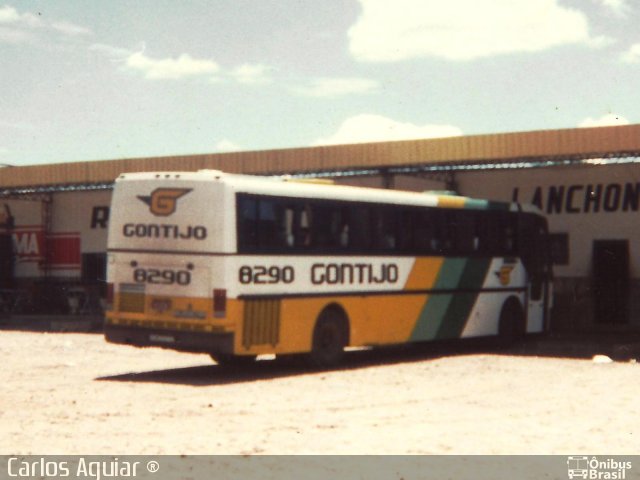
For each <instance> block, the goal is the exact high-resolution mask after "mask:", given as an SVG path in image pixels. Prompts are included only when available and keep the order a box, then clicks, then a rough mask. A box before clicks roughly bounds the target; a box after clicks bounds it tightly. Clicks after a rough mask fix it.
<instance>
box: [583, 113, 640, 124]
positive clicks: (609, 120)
mask: <svg viewBox="0 0 640 480" xmlns="http://www.w3.org/2000/svg"><path fill="white" fill-rule="evenodd" d="M629 123H630V122H629V120H627V119H626V118H624V117H623V116H622V115H616V114H615V113H607V114H606V115H603V116H601V117H600V118H592V117H587V118H585V119H584V120H582V122H580V123H579V124H578V127H610V126H616V125H629Z"/></svg>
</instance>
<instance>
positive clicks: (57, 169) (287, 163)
mask: <svg viewBox="0 0 640 480" xmlns="http://www.w3.org/2000/svg"><path fill="white" fill-rule="evenodd" d="M627 156H635V157H640V124H636V125H623V126H615V127H594V128H575V129H564V130H541V131H532V132H516V133H499V134H488V135H471V136H460V137H450V138H435V139H424V140H406V141H394V142H380V143H363V144H354V145H335V146H319V147H306V148H290V149H283V150H265V151H249V152H232V153H218V154H205V155H180V156H170V157H150V158H130V159H122V160H106V161H93V162H74V163H60V164H51V165H34V166H26V167H5V168H2V169H0V188H3V189H14V188H18V187H37V186H46V185H83V184H98V183H108V182H111V181H113V179H115V178H116V177H117V176H118V175H119V174H121V173H124V172H136V171H176V170H183V171H192V170H199V169H203V168H211V169H218V170H223V171H226V172H231V173H253V174H280V173H291V174H300V173H305V172H332V171H342V170H370V169H384V168H399V167H406V166H434V165H448V166H456V165H470V164H490V163H496V164H503V163H505V162H522V161H530V162H536V161H547V160H553V159H563V160H580V159H586V158H598V157H627Z"/></svg>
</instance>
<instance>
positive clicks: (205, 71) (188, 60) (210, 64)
mask: <svg viewBox="0 0 640 480" xmlns="http://www.w3.org/2000/svg"><path fill="white" fill-rule="evenodd" d="M125 66H126V67H127V68H128V69H130V70H133V71H137V72H140V73H142V74H143V75H144V77H145V78H147V79H150V80H158V79H181V78H187V77H198V76H203V75H212V74H214V73H216V72H218V70H219V69H220V67H219V66H218V64H217V63H216V62H214V61H213V60H207V59H197V58H193V57H191V56H190V55H188V54H186V53H183V54H182V55H180V56H179V57H178V58H163V59H154V58H150V57H147V56H146V55H145V54H144V52H136V53H132V54H131V55H129V56H128V57H127V59H126V61H125Z"/></svg>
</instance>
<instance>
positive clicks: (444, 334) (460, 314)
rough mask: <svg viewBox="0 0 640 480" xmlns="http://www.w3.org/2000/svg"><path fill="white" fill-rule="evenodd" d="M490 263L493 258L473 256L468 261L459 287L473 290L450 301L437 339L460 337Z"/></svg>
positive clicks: (459, 294)
mask: <svg viewBox="0 0 640 480" xmlns="http://www.w3.org/2000/svg"><path fill="white" fill-rule="evenodd" d="M490 263H491V260H490V259H485V258H481V259H478V258H472V259H469V260H468V261H467V264H466V266H465V269H464V272H463V274H462V278H461V279H460V285H459V288H460V289H461V290H471V291H468V292H465V293H458V294H456V295H455V298H454V299H453V300H452V301H451V302H449V308H448V309H447V312H446V313H445V315H444V318H443V319H442V321H441V322H440V328H439V329H438V332H437V334H436V338H437V339H447V338H460V336H461V335H462V332H463V330H464V327H465V325H466V324H467V321H468V320H469V315H470V314H471V310H472V309H473V306H474V305H475V304H476V300H477V299H478V294H479V290H480V289H481V288H482V285H483V283H484V279H485V277H486V276H487V271H488V270H489V265H490Z"/></svg>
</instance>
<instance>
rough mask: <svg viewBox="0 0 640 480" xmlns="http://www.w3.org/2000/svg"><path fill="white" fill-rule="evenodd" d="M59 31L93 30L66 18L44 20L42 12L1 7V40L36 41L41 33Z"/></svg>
mask: <svg viewBox="0 0 640 480" xmlns="http://www.w3.org/2000/svg"><path fill="white" fill-rule="evenodd" d="M47 33H57V34H62V35H63V36H67V37H70V36H78V35H89V34H91V33H92V32H91V30H89V29H88V28H86V27H82V26H80V25H76V24H74V23H71V22H69V21H65V20H46V21H45V20H43V19H42V18H41V16H40V14H37V15H36V14H34V13H30V12H24V13H20V12H18V10H16V9H15V8H13V7H11V6H9V5H5V6H3V7H0V42H5V43H14V44H18V43H28V42H35V41H36V40H37V39H38V38H39V36H40V35H43V34H47Z"/></svg>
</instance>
